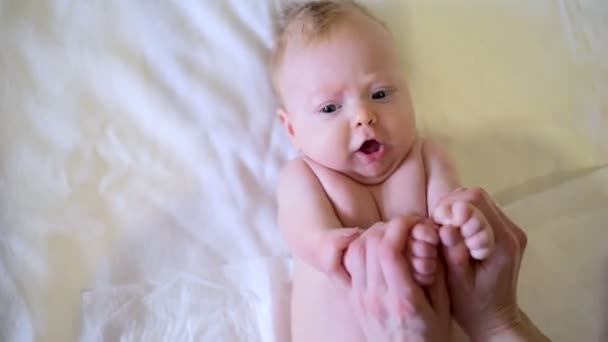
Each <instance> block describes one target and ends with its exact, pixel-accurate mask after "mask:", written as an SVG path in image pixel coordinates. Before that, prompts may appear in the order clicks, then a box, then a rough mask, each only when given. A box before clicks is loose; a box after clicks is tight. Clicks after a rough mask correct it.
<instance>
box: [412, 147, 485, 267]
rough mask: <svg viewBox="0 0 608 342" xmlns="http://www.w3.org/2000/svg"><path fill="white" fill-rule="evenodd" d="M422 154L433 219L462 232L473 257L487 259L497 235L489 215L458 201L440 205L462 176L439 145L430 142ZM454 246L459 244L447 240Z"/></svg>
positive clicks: (428, 201)
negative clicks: (459, 176) (490, 222)
mask: <svg viewBox="0 0 608 342" xmlns="http://www.w3.org/2000/svg"><path fill="white" fill-rule="evenodd" d="M422 155H423V158H424V164H425V169H426V175H427V206H428V213H429V217H431V218H433V220H434V221H435V222H436V223H438V224H440V225H442V226H451V227H454V228H455V229H459V230H460V235H461V236H462V238H463V242H464V244H465V245H466V247H467V249H468V250H469V253H470V255H471V257H473V258H474V259H477V260H482V259H485V258H486V257H487V256H488V255H489V254H490V253H491V252H492V249H493V248H494V233H493V232H492V228H491V227H490V226H489V225H488V223H487V221H486V218H485V216H484V215H483V214H482V213H481V212H480V211H479V210H477V209H476V208H475V207H474V206H473V205H472V204H470V203H464V202H457V203H453V204H452V205H450V206H446V205H441V206H437V204H438V203H439V201H440V200H441V199H442V198H443V197H444V196H445V195H447V194H448V193H450V192H452V191H455V190H456V189H457V188H458V187H460V184H459V180H458V174H457V171H456V168H455V167H454V164H453V162H452V161H451V160H450V157H449V156H448V154H447V153H446V152H445V150H444V149H443V148H442V147H441V146H439V144H437V143H435V142H430V141H426V142H425V143H424V145H423V147H422ZM443 243H444V245H446V246H450V247H453V246H454V244H457V243H458V242H457V241H443Z"/></svg>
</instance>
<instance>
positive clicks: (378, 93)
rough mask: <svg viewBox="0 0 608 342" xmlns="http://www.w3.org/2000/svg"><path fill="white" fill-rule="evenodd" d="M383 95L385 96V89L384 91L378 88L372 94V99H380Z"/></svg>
mask: <svg viewBox="0 0 608 342" xmlns="http://www.w3.org/2000/svg"><path fill="white" fill-rule="evenodd" d="M385 97H386V91H384V90H379V91H377V92H375V93H373V94H372V99H373V100H382V99H383V98H385Z"/></svg>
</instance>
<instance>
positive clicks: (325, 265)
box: [319, 228, 363, 286]
mask: <svg viewBox="0 0 608 342" xmlns="http://www.w3.org/2000/svg"><path fill="white" fill-rule="evenodd" d="M362 232H363V230H361V229H359V228H339V229H332V230H330V231H326V232H323V233H322V236H321V242H320V246H319V247H320V249H321V250H320V263H321V264H320V265H319V267H320V268H321V271H322V272H323V273H325V275H327V276H328V277H329V278H330V279H334V280H336V281H338V282H340V283H341V284H342V285H345V286H347V285H348V284H350V275H349V274H348V272H347V271H346V268H345V267H344V263H343V259H344V253H345V252H346V249H347V248H348V246H349V245H350V243H351V242H353V241H354V240H355V239H357V238H358V237H359V235H360V234H361V233H362Z"/></svg>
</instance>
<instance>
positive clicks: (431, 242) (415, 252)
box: [408, 223, 439, 286]
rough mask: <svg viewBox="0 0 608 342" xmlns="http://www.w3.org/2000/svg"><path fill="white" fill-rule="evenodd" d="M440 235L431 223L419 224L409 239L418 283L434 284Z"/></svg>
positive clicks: (409, 251) (409, 250) (414, 273)
mask: <svg viewBox="0 0 608 342" xmlns="http://www.w3.org/2000/svg"><path fill="white" fill-rule="evenodd" d="M438 245H439V236H438V232H437V228H436V227H435V226H434V225H433V224H430V223H421V224H417V225H416V226H415V227H414V228H412V231H411V233H410V236H409V239H408V254H409V257H410V263H411V268H412V271H413V275H414V279H415V280H416V282H418V284H420V285H422V286H427V285H431V284H433V282H434V281H435V275H436V272H437V262H438V257H439V254H438Z"/></svg>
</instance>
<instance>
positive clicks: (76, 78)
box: [0, 0, 608, 341]
mask: <svg viewBox="0 0 608 342" xmlns="http://www.w3.org/2000/svg"><path fill="white" fill-rule="evenodd" d="M368 3H369V4H370V7H371V8H372V10H373V11H375V12H377V13H378V14H379V15H380V16H381V17H382V18H384V19H385V21H386V22H387V24H388V25H389V26H390V27H391V29H393V31H394V32H395V37H396V42H397V44H398V45H399V47H400V50H401V51H402V52H403V56H404V64H405V65H406V71H407V73H408V78H409V79H410V82H411V88H412V93H413V96H414V101H415V105H416V110H417V113H418V124H419V126H420V128H421V130H422V131H423V132H424V133H425V134H430V135H433V136H437V137H438V138H439V139H440V140H441V141H442V142H443V143H444V144H445V145H446V146H447V148H448V149H449V150H450V152H451V153H452V154H453V155H454V157H455V159H456V163H457V165H458V167H459V169H460V170H461V172H462V176H463V180H464V181H465V183H466V184H478V185H482V186H484V187H486V188H488V189H489V190H490V191H491V192H493V193H494V194H496V196H497V198H498V199H499V200H500V201H501V202H503V203H507V202H511V201H515V200H518V202H517V203H528V202H526V200H527V199H528V198H529V196H530V195H531V194H533V193H536V192H538V191H542V190H546V189H548V188H551V187H552V186H554V185H555V184H558V183H561V182H564V181H567V180H569V179H571V178H573V177H580V176H581V174H580V173H579V171H580V170H581V169H585V168H588V167H593V166H597V165H601V164H602V163H605V162H608V136H607V135H606V134H605V132H606V129H607V127H608V117H607V113H608V98H607V97H606V96H605V94H607V93H608V64H607V63H608V58H607V56H608V55H607V52H608V47H607V46H606V43H605V42H606V41H608V38H607V37H606V34H607V33H608V27H607V25H608V24H607V20H606V18H607V17H608V13H607V12H608V6H607V5H606V2H605V1H602V0H577V1H569V0H561V1H553V0H539V1H533V2H530V1H528V2H513V1H507V0H499V1H492V2H487V1H481V0H468V1H465V0H460V1H448V0H437V1H432V2H430V1H425V0H412V1H407V2H402V1H388V0H387V1H380V0H376V1H371V0H370V1H368ZM275 12H276V4H275V1H273V0H265V1H262V0H260V1H239V0H229V1H199V0H182V1H153V2H151V1H145V0H133V1H120V0H107V1H75V0H52V1H35V0H0V258H1V260H0V304H2V305H0V307H2V310H1V312H0V318H1V319H0V339H1V340H3V341H4V340H7V341H32V340H40V341H71V340H77V339H78V338H81V339H83V340H86V341H88V340H93V341H98V340H110V341H114V340H121V339H122V340H125V341H129V340H163V339H165V340H178V341H179V340H185V341H187V340H189V339H193V340H201V339H204V340H207V339H211V340H224V341H230V340H264V341H273V340H277V341H282V340H285V339H284V338H285V336H286V334H288V329H287V328H288V327H287V326H286V324H285V322H286V321H287V320H288V319H287V317H285V316H286V315H287V312H288V310H287V308H286V303H287V299H286V298H288V296H289V286H288V282H289V259H288V257H289V255H288V252H287V249H286V248H285V246H284V244H283V242H282V240H281V237H280V235H279V234H278V231H277V227H276V224H275V218H274V216H275V208H276V206H275V203H274V187H275V183H276V179H277V175H278V172H279V170H280V166H281V165H282V164H283V163H284V162H285V160H287V158H289V157H290V156H292V155H293V151H292V150H291V148H290V147H289V144H288V140H287V138H286V136H285V135H284V133H283V132H282V129H281V127H280V125H279V123H278V120H276V118H275V116H274V99H273V96H272V91H271V88H270V84H269V79H268V69H267V59H268V55H269V49H270V47H271V46H272V43H273V25H274V22H275V20H274V13H275ZM585 179H586V178H585ZM603 180H604V179H601V178H594V180H593V181H589V182H590V183H589V184H592V185H586V186H591V187H593V188H598V187H599V186H600V185H598V184H596V183H597V182H600V181H603ZM585 184H587V183H585ZM580 186H582V185H580ZM567 189H568V190H567V191H566V192H567V193H572V194H575V193H579V192H580V191H581V188H579V186H571V187H569V188H567ZM583 189H587V188H586V187H583ZM560 196H566V195H563V194H562V195H560ZM580 196H582V197H580V198H579V200H578V201H577V205H579V204H581V205H583V204H584V205H586V206H587V207H592V208H595V211H584V210H583V209H581V208H580V207H579V206H573V207H571V208H570V207H566V209H567V212H568V213H571V215H572V217H575V218H580V219H581V220H589V221H585V222H596V223H597V222H599V220H600V219H601V218H602V216H601V215H602V211H601V210H600V209H598V207H594V202H593V200H592V199H591V198H592V197H589V198H587V197H585V196H583V195H580ZM549 198H550V197H549ZM586 200H587V201H586ZM537 202H538V201H536V200H535V201H534V202H530V203H537ZM541 202H542V201H541ZM587 202H589V203H587ZM563 203H566V204H567V203H569V202H567V201H565V202H563ZM536 205H537V204H534V206H536ZM524 208H527V210H530V211H531V212H535V211H534V210H535V209H534V207H533V206H532V205H530V206H524ZM566 209H565V210H566ZM523 210H524V211H523V212H522V211H518V214H516V216H520V217H526V215H527V214H526V212H525V209H523ZM528 214H529V213H528ZM581 215H582V216H581ZM585 215H588V216H585ZM543 220H545V221H543ZM567 223H568V221H567V220H563V221H559V222H555V221H553V218H551V217H550V216H548V214H547V215H545V216H542V215H541V216H539V217H538V218H537V219H536V220H535V221H534V222H532V223H530V225H531V227H529V230H530V231H531V232H533V231H534V232H539V233H538V234H540V235H543V234H545V235H547V236H545V235H543V239H541V240H542V241H546V242H537V243H538V247H535V245H534V243H535V242H532V244H533V245H532V246H530V247H531V250H533V249H534V248H540V249H541V250H540V251H539V252H538V253H539V254H538V259H535V260H544V258H546V259H548V260H561V261H560V262H563V263H565V264H568V265H569V266H567V267H564V272H566V270H572V271H568V272H575V270H579V269H580V267H579V266H580V265H579V263H580V262H581V260H586V262H589V263H590V264H592V265H593V267H596V266H598V265H599V263H600V261H599V260H600V259H601V258H600V257H599V254H597V253H596V252H597V250H596V249H593V248H592V246H589V248H588V249H587V244H589V245H592V243H599V242H600V241H602V238H603V237H604V236H602V235H601V234H602V233H601V232H600V231H595V233H592V234H599V235H592V237H591V238H590V239H591V240H589V241H586V242H584V243H583V242H580V243H579V244H578V245H577V246H579V247H577V248H578V249H576V250H575V251H572V252H571V253H572V255H574V257H573V258H572V260H569V259H568V260H566V259H563V260H562V259H559V258H560V257H563V254H559V255H554V254H558V253H563V252H562V249H559V250H556V249H554V248H552V247H551V243H552V241H553V242H556V241H559V236H562V235H560V234H566V232H565V231H564V230H568V229H569V227H568V226H567ZM547 225H551V227H554V228H552V229H554V231H553V232H550V231H549V230H548V228H546V229H545V228H542V227H548V226H547ZM538 227H541V228H538ZM537 228H538V229H537ZM540 232H543V233H540ZM534 234H536V233H534ZM563 236H568V235H563ZM534 241H539V239H535V240H534ZM582 245H585V247H581V246H582ZM593 251H596V252H593ZM584 252H585V253H586V252H589V255H588V256H587V254H585V258H588V259H584V258H583V253H584ZM594 253H596V254H594ZM598 253H599V252H598ZM596 260H597V262H595V261H596ZM539 262H540V261H539ZM529 265H530V266H529V267H541V268H543V270H548V269H550V268H546V267H544V265H540V264H538V263H534V262H530V264H529ZM532 265H536V266H532ZM527 272H529V273H527V274H528V276H526V277H523V278H524V279H523V280H522V282H524V283H526V282H527V283H526V284H527V285H526V287H530V288H531V287H532V286H536V284H532V283H530V281H531V280H530V279H536V278H534V277H533V274H534V272H535V270H531V271H527ZM540 274H543V273H542V272H541V273H540ZM568 274H575V273H568ZM526 279H527V280H526ZM581 279H585V280H584V282H581V283H580V284H577V285H579V286H580V287H573V288H580V289H584V288H589V289H591V287H587V286H594V285H592V284H591V283H592V282H593V281H595V280H596V279H595V278H593V279H592V278H581ZM286 284H287V285H286ZM543 286H548V285H543ZM556 288H557V289H559V290H560V291H566V290H567V289H565V288H563V287H560V286H556ZM594 289H596V288H594ZM275 291H276V292H275ZM563 293H564V295H565V293H566V292H563ZM568 293H570V292H568ZM585 293H586V294H585V295H587V296H588V297H585V300H584V301H583V302H584V303H585V304H584V305H583V306H581V307H580V308H578V309H577V310H579V311H576V312H577V313H585V315H583V314H581V316H589V315H597V311H596V309H597V307H596V306H595V305H596V304H597V302H593V300H594V299H596V298H597V297H596V296H595V292H593V291H587V292H585ZM560 294H561V292H560ZM557 295H558V294H556V296H557ZM569 295H571V293H570V294H569ZM176 298H179V301H174V299H176ZM528 298H529V297H528ZM568 298H570V299H569V301H564V303H568V304H567V306H564V307H559V309H563V308H568V310H574V309H573V308H574V306H573V305H574V304H572V303H574V302H573V299H572V298H573V297H568ZM542 303H543V304H542V305H543V307H542V308H538V309H531V311H533V312H534V315H535V318H538V319H539V320H541V321H543V322H548V320H547V318H548V317H550V318H553V316H552V315H551V313H552V312H554V311H552V310H554V309H555V310H557V309H556V307H555V306H552V305H553V304H554V303H553V302H551V301H547V302H544V301H543V302H542ZM556 305H557V304H556ZM564 305H566V304H564ZM562 313H563V312H562ZM573 316H574V315H573ZM586 322H591V323H584V322H582V321H581V320H577V319H572V320H571V321H570V323H569V324H570V325H560V326H558V327H557V328H555V329H556V330H554V332H555V334H557V335H555V336H561V335H560V334H566V335H563V336H573V335H568V334H571V333H573V332H580V331H582V330H581V329H583V328H587V327H589V329H592V330H593V329H595V330H594V331H596V330H597V329H599V328H598V326H597V321H593V320H589V321H586ZM586 324H589V325H586ZM566 327H568V330H567V331H566V330H565V328H566ZM562 328H563V329H562ZM286 329H287V330H286ZM249 337H250V338H249Z"/></svg>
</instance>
